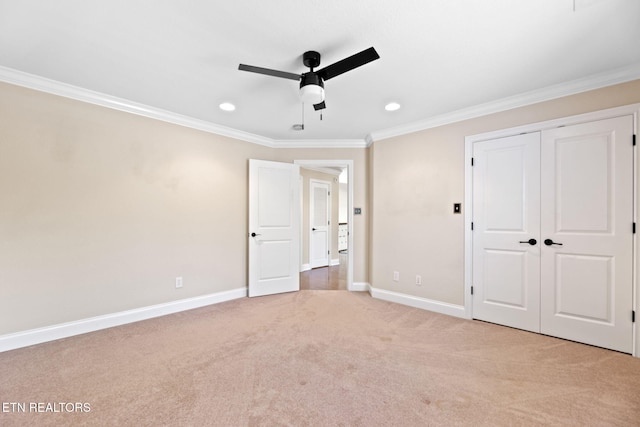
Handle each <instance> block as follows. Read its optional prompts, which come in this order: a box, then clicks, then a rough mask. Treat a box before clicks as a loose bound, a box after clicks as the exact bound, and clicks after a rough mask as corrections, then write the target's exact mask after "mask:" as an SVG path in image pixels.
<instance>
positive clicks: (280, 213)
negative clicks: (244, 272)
mask: <svg viewBox="0 0 640 427" xmlns="http://www.w3.org/2000/svg"><path fill="white" fill-rule="evenodd" d="M298 176H299V166H298V165H294V164H289V163H277V162H267V161H264V160H253V159H251V160H249V296H250V297H254V296H260V295H269V294H275V293H280V292H291V291H297V290H299V289H300V275H299V264H300V261H299V256H300V250H299V248H300V242H299V240H300V236H299V232H300V225H299V224H300V187H299V183H298V181H299V178H298Z"/></svg>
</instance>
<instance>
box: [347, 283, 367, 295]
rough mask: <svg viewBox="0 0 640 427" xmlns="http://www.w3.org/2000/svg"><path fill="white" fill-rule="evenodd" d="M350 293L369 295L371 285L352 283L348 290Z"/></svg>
mask: <svg viewBox="0 0 640 427" xmlns="http://www.w3.org/2000/svg"><path fill="white" fill-rule="evenodd" d="M349 290H350V291H352V292H369V293H371V285H370V284H369V283H367V282H354V284H353V285H352V286H351V289H349Z"/></svg>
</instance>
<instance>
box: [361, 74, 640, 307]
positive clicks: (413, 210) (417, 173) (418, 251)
mask: <svg viewBox="0 0 640 427" xmlns="http://www.w3.org/2000/svg"><path fill="white" fill-rule="evenodd" d="M638 102H640V80H636V81H633V82H630V83H626V84H620V85H616V86H612V87H609V88H604V89H600V90H595V91H591V92H586V93H582V94H579V95H574V96H569V97H565V98H561V99H557V100H553V101H548V102H543V103H540V104H536V105H532V106H528V107H523V108H517V109H513V110H510V111H505V112H502V113H497V114H492V115H489V116H486V117H481V118H477V119H473V120H466V121H463V122H459V123H455V124H451V125H447V126H441V127H438V128H434V129H429V130H425V131H421V132H416V133H413V134H409V135H404V136H399V137H395V138H390V139H386V140H382V141H377V142H375V143H374V145H373V147H372V148H371V149H370V150H371V151H370V156H371V165H370V168H371V169H370V171H371V180H370V188H371V195H370V203H371V258H370V265H371V274H370V279H371V282H370V283H371V285H372V286H373V287H375V288H379V289H384V290H390V291H396V292H401V293H404V294H409V295H414V296H418V297H423V298H427V299H432V300H437V301H442V302H446V303H452V304H459V305H462V304H463V303H464V296H463V291H464V224H463V219H464V218H463V215H454V214H453V203H454V202H461V203H462V202H464V166H465V165H464V138H465V136H468V135H473V134H478V133H483V132H489V131H493V130H499V129H504V128H509V127H514V126H518V125H523V124H529V123H535V122H540V121H544V120H549V119H554V118H561V117H566V116H571V115H576V114H580V113H586V112H590V111H596V110H601V109H606V108H610V107H615V106H621V105H627V104H633V103H638ZM464 209H465V206H464V205H463V211H464ZM394 270H396V271H399V272H400V281H399V282H393V281H392V278H393V271H394ZM416 274H419V275H421V276H422V286H416V285H415V276H416Z"/></svg>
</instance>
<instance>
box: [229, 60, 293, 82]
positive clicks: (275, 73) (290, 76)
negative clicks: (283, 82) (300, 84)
mask: <svg viewBox="0 0 640 427" xmlns="http://www.w3.org/2000/svg"><path fill="white" fill-rule="evenodd" d="M238 70H242V71H250V72H252V73H258V74H266V75H267V76H273V77H281V78H283V79H290V80H295V81H299V80H300V74H294V73H288V72H286V71H278V70H272V69H269V68H262V67H254V66H253V65H245V64H240V65H239V66H238Z"/></svg>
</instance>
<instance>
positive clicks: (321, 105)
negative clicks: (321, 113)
mask: <svg viewBox="0 0 640 427" xmlns="http://www.w3.org/2000/svg"><path fill="white" fill-rule="evenodd" d="M325 108H327V104H325V103H324V101H322V102H321V103H319V104H313V109H314V110H316V111H318V110H324V109H325Z"/></svg>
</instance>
